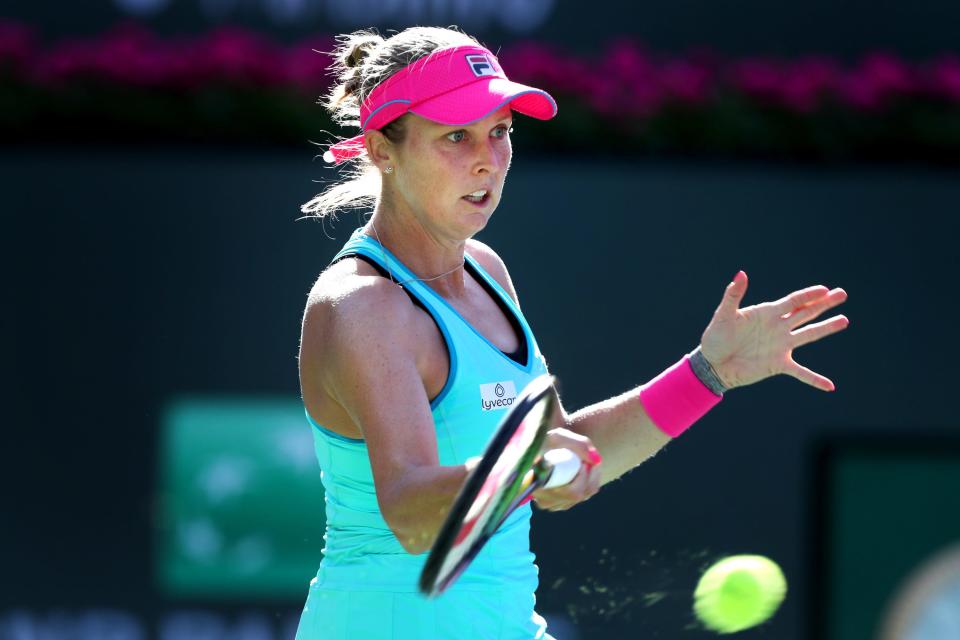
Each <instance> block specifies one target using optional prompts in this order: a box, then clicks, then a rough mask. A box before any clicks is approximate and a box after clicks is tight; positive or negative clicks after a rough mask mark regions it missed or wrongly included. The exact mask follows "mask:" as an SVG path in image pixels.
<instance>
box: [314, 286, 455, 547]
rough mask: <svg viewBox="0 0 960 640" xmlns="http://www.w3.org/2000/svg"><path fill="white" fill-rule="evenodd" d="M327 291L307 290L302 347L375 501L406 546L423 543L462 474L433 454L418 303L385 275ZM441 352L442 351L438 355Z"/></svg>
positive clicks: (428, 542)
mask: <svg viewBox="0 0 960 640" xmlns="http://www.w3.org/2000/svg"><path fill="white" fill-rule="evenodd" d="M355 278H356V281H357V282H358V283H359V284H358V285H357V286H355V287H351V288H350V289H349V290H347V291H342V290H341V291H339V292H338V293H337V295H334V296H323V295H320V296H311V300H310V302H309V304H308V306H307V310H306V314H305V316H304V326H303V331H304V335H303V346H304V348H309V349H315V350H318V351H319V352H314V354H312V355H315V356H317V357H315V358H313V361H314V362H315V363H317V365H316V366H318V367H319V369H320V370H319V371H318V372H317V373H318V375H317V376H315V379H316V380H317V384H318V385H320V386H322V391H321V392H322V393H325V394H326V395H327V396H328V397H329V398H330V399H332V400H333V401H334V402H336V403H337V404H338V405H339V406H340V407H342V409H343V410H344V412H345V413H346V414H348V415H349V417H350V420H351V421H352V422H353V423H354V424H355V425H356V426H357V427H358V428H359V430H360V431H361V432H362V434H363V438H364V440H366V443H367V449H368V452H369V456H370V464H371V467H372V470H373V478H374V484H375V486H376V493H377V502H378V504H379V506H380V511H381V513H382V514H383V517H384V519H385V520H386V522H387V525H388V526H389V527H390V529H391V530H392V531H393V532H394V534H395V535H396V536H397V539H398V540H399V541H400V544H401V545H402V546H403V548H404V549H405V550H406V551H407V552H409V553H412V554H418V553H422V552H424V551H427V550H429V549H430V547H431V545H432V544H433V541H434V539H435V538H436V535H437V532H438V531H439V529H440V526H441V524H442V522H443V519H444V517H445V516H446V514H447V512H448V511H449V509H450V506H451V505H452V503H453V500H454V498H455V497H456V495H457V493H458V491H459V490H460V487H461V485H462V484H463V482H464V480H465V479H466V476H467V467H466V466H465V465H457V466H441V465H440V463H439V458H438V456H437V441H436V435H435V431H434V422H433V416H432V414H431V411H430V401H429V398H428V397H427V391H426V389H425V387H424V383H423V377H422V374H421V370H422V368H423V367H424V362H423V359H424V357H427V355H428V354H425V353H424V349H423V347H424V340H423V336H422V335H421V334H420V333H419V332H418V331H417V330H416V327H417V326H422V318H418V317H417V316H416V314H419V313H420V311H419V310H417V309H416V308H415V307H414V306H413V305H412V304H411V302H410V299H409V298H408V297H407V295H406V294H405V293H404V292H403V291H402V290H401V289H400V288H399V287H397V286H396V285H395V284H394V283H392V282H390V281H388V280H385V279H384V278H379V277H366V278H364V277H358V276H355ZM444 356H445V354H444Z"/></svg>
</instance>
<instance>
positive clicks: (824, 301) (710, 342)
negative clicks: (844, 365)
mask: <svg viewBox="0 0 960 640" xmlns="http://www.w3.org/2000/svg"><path fill="white" fill-rule="evenodd" d="M746 292H747V274H746V273H744V272H743V271H740V272H738V273H737V275H736V276H735V277H734V279H733V282H731V283H730V284H729V285H728V286H727V290H726V292H725V293H724V295H723V300H722V301H721V302H720V306H718V307H717V310H716V311H715V312H714V314H713V319H712V320H711V321H710V324H709V325H707V328H706V329H705V330H704V332H703V336H702V337H701V341H700V349H701V351H702V353H703V355H704V357H705V358H706V359H707V361H708V362H709V363H710V364H711V365H712V366H713V368H714V370H715V371H716V372H717V375H718V376H720V379H721V380H722V381H723V383H724V385H725V386H726V387H727V388H730V389H732V388H734V387H742V386H746V385H748V384H753V383H754V382H759V381H760V380H763V379H764V378H769V377H771V376H774V375H777V374H780V373H784V374H787V375H790V376H793V377H794V378H796V379H798V380H800V381H801V382H805V383H807V384H809V385H811V386H813V387H816V388H818V389H821V390H823V391H833V390H834V389H835V388H836V387H835V386H834V384H833V382H831V381H830V379H829V378H827V377H825V376H822V375H820V374H819V373H816V372H814V371H811V370H810V369H808V368H806V367H804V366H803V365H800V364H798V363H797V362H796V361H795V360H794V359H793V350H794V349H796V348H797V347H800V346H803V345H805V344H809V343H811V342H816V341H817V340H820V339H821V338H824V337H826V336H828V335H830V334H833V333H836V332H838V331H841V330H843V329H846V328H847V327H848V326H849V325H850V321H849V320H848V319H847V318H846V316H843V315H838V316H834V317H832V318H830V319H828V320H823V321H821V322H817V323H814V324H809V325H807V326H802V325H804V324H805V323H807V322H809V321H810V320H813V319H815V318H817V317H819V316H820V314H822V313H823V312H824V311H826V310H827V309H830V308H832V307H835V306H837V305H838V304H841V303H842V302H844V301H845V300H846V299H847V293H846V291H844V290H843V289H840V288H837V289H828V288H827V287H824V286H822V285H817V286H814V287H807V288H806V289H801V290H800V291H795V292H793V293H791V294H789V295H787V296H784V297H783V298H781V299H779V300H777V301H775V302H764V303H761V304H756V305H753V306H751V307H744V308H743V309H741V308H740V303H741V302H742V301H743V297H744V295H745V294H746Z"/></svg>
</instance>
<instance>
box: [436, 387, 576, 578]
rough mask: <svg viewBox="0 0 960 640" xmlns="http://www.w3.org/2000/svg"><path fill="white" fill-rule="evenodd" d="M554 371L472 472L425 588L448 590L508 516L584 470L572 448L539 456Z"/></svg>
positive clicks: (529, 393)
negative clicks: (534, 496) (536, 495)
mask: <svg viewBox="0 0 960 640" xmlns="http://www.w3.org/2000/svg"><path fill="white" fill-rule="evenodd" d="M554 384H555V380H554V378H553V376H550V375H542V376H539V377H537V378H535V379H534V380H532V381H531V382H530V383H529V384H528V385H527V386H526V387H525V388H524V390H523V391H522V392H520V395H519V396H517V399H516V401H514V403H513V407H512V408H511V409H510V411H509V412H508V413H507V415H505V416H504V417H503V420H502V421H501V422H500V425H499V426H498V427H497V430H496V432H495V433H494V435H493V437H492V438H491V439H490V442H489V444H488V445H487V448H486V451H484V453H483V456H482V457H481V459H480V462H479V463H478V464H477V466H476V467H474V469H473V471H471V472H470V475H468V476H467V479H466V481H465V482H464V484H463V487H462V488H461V490H460V493H459V494H458V495H457V497H456V499H455V500H454V502H453V506H452V507H451V509H450V513H449V514H448V515H447V519H446V520H445V521H444V523H443V525H442V526H441V527H440V532H439V533H438V534H437V539H436V541H435V542H434V544H433V547H432V548H431V550H430V555H429V556H428V557H427V561H426V564H425V565H424V567H423V571H422V573H421V574H420V591H421V592H422V593H423V594H425V595H427V596H429V597H434V596H437V595H440V594H441V593H443V592H444V591H445V590H446V589H447V588H448V587H449V586H450V585H452V584H453V583H454V581H455V580H456V579H457V578H458V577H459V576H460V574H461V573H463V571H464V570H465V569H466V568H467V567H468V566H469V565H470V562H471V561H472V560H473V559H474V558H475V557H476V555H477V554H478V553H479V552H480V549H482V548H483V545H484V544H485V543H486V542H487V540H489V539H490V537H491V536H493V534H494V533H495V532H496V530H497V529H498V528H499V527H500V525H501V524H503V521H504V520H506V519H507V517H508V516H509V515H510V514H511V513H513V511H514V510H515V509H516V508H517V507H519V506H521V505H523V504H525V503H526V502H528V501H529V500H530V499H531V498H532V494H533V492H534V491H536V490H537V489H540V488H551V487H559V486H562V485H565V484H567V483H568V482H570V481H571V480H573V478H574V477H575V476H576V475H577V472H578V471H579V470H580V459H579V458H577V456H576V455H574V453H573V452H572V451H570V450H569V449H552V450H550V451H547V452H545V453H544V454H543V455H542V456H540V457H539V458H538V457H537V456H538V455H539V453H540V448H541V447H542V446H543V442H544V440H545V439H546V437H547V431H548V430H549V429H550V425H551V423H552V421H553V415H554V412H555V411H556V408H557V392H556V389H555V388H554Z"/></svg>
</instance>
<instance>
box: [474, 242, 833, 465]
mask: <svg viewBox="0 0 960 640" xmlns="http://www.w3.org/2000/svg"><path fill="white" fill-rule="evenodd" d="M478 244H479V243H478ZM483 246H484V247H485V245H483ZM485 248H486V250H487V251H488V252H489V254H491V255H489V256H487V260H488V262H489V263H490V268H489V269H488V271H489V272H490V273H491V275H494V277H497V278H498V280H500V279H501V278H502V281H501V283H502V284H503V283H506V284H505V285H503V286H504V288H505V289H506V290H507V291H508V292H510V294H511V295H512V296H514V299H515V300H516V292H515V290H514V288H513V283H512V282H511V281H510V276H509V275H508V274H507V270H506V267H505V266H504V265H503V261H502V260H500V259H499V257H496V254H494V253H493V251H492V250H490V249H489V247H485ZM494 258H496V259H495V260H494ZM478 260H479V258H478ZM482 264H483V266H484V268H487V264H486V263H482ZM747 284H748V280H747V274H746V273H744V272H742V271H741V272H739V273H737V275H736V276H735V277H734V279H733V281H732V282H730V283H729V284H728V285H727V288H726V290H725V292H724V295H723V298H722V299H721V302H720V304H719V306H718V307H717V308H716V310H715V311H714V314H713V318H712V319H711V321H710V323H709V324H708V326H707V328H706V329H705V330H704V332H703V335H702V336H701V338H700V350H701V353H702V355H703V356H704V357H705V359H706V360H707V362H709V363H710V365H711V366H712V368H713V369H714V371H715V373H716V374H717V377H718V378H719V379H720V381H721V382H722V383H723V384H724V386H725V387H726V388H727V389H734V388H736V387H744V386H747V385H751V384H754V383H756V382H759V381H761V380H764V379H766V378H769V377H771V376H774V375H778V374H785V375H789V376H791V377H794V378H796V379H797V380H799V381H800V382H803V383H805V384H808V385H810V386H812V387H814V388H816V389H820V390H821V391H833V390H834V389H835V386H834V384H833V382H832V381H831V380H830V379H829V378H827V377H826V376H823V375H821V374H819V373H816V372H815V371H811V370H810V369H808V368H806V367H804V366H803V365H800V364H798V363H797V362H796V361H795V360H794V359H793V351H794V349H796V348H798V347H801V346H803V345H806V344H809V343H812V342H816V341H818V340H821V339H822V338H825V337H827V336H829V335H832V334H834V333H837V332H838V331H842V330H844V329H846V328H847V327H848V326H849V320H848V319H847V318H846V316H843V315H838V316H834V317H832V318H829V319H827V320H823V321H820V322H816V323H813V324H806V323H808V322H810V321H812V320H814V319H816V318H817V317H819V316H820V315H821V314H822V313H824V312H825V311H827V310H828V309H831V308H833V307H835V306H837V305H840V304H842V303H843V302H845V301H846V300H847V293H846V291H844V290H843V289H842V288H839V287H837V288H835V289H828V288H827V287H825V286H822V285H816V286H812V287H806V288H804V289H800V290H798V291H794V292H793V293H790V294H788V295H786V296H784V297H782V298H780V299H779V300H776V301H773V302H764V303H760V304H755V305H752V306H749V307H743V308H741V303H742V301H743V298H744V295H745V294H746V290H747ZM804 325H805V326H804ZM556 424H557V425H558V426H559V427H563V428H565V429H567V430H569V431H572V432H574V433H576V434H580V435H582V436H586V437H587V438H588V439H589V440H590V442H592V444H593V445H594V446H596V448H597V449H598V450H599V452H600V454H601V455H602V456H603V464H602V465H601V466H600V467H599V469H600V470H601V474H602V484H606V483H608V482H611V481H613V480H615V479H617V478H619V477H620V476H622V475H623V474H625V473H626V472H628V471H630V470H631V469H633V468H634V467H636V466H638V465H639V464H641V463H642V462H644V461H645V460H647V459H649V458H650V457H651V456H653V455H654V454H656V453H657V452H658V451H659V450H660V449H662V448H663V447H664V446H665V445H666V444H667V443H668V442H670V440H671V439H672V438H671V436H669V435H667V434H666V433H665V432H664V431H663V430H661V429H660V428H659V427H658V426H657V425H656V424H654V422H653V421H652V420H651V419H650V417H649V415H647V412H646V410H645V408H644V406H643V403H641V402H640V387H637V388H634V389H631V390H629V391H626V392H624V393H622V394H620V395H618V396H615V397H613V398H608V399H607V400H603V401H601V402H598V403H596V404H592V405H590V406H587V407H584V408H583V409H580V410H579V411H576V412H575V413H573V414H568V413H567V412H566V411H565V410H564V409H563V407H562V405H561V406H560V409H559V411H558V415H557V418H556ZM548 444H549V445H550V446H555V445H554V443H553V442H548Z"/></svg>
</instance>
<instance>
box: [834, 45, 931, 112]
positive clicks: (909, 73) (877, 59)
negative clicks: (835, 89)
mask: <svg viewBox="0 0 960 640" xmlns="http://www.w3.org/2000/svg"><path fill="white" fill-rule="evenodd" d="M915 76H916V74H915V73H914V72H913V70H912V69H911V68H910V67H909V66H907V64H906V63H904V62H903V61H902V60H899V59H898V58H896V57H894V56H892V55H890V54H886V53H873V54H869V55H867V56H865V57H864V58H863V60H861V61H860V64H859V65H858V66H857V67H855V68H854V69H852V70H850V71H849V72H848V73H846V74H845V75H844V78H843V80H842V82H841V84H840V90H839V93H840V96H841V97H842V98H843V99H844V100H845V101H846V102H847V104H849V105H850V106H853V107H856V108H859V109H865V110H877V109H882V108H883V107H885V106H887V105H888V104H889V102H890V100H891V99H893V98H895V97H898V96H903V95H907V94H910V93H914V92H916V91H917V90H918V89H919V88H920V83H919V82H918V80H917V79H916V77H915Z"/></svg>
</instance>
